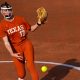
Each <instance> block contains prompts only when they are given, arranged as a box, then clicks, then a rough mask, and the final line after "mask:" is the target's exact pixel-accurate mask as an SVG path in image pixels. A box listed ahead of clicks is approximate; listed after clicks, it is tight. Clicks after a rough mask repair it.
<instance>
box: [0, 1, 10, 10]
mask: <svg viewBox="0 0 80 80" xmlns="http://www.w3.org/2000/svg"><path fill="white" fill-rule="evenodd" d="M3 7H6V8H12V6H11V5H10V4H8V3H7V2H4V3H3V4H1V6H0V9H2V8H3Z"/></svg>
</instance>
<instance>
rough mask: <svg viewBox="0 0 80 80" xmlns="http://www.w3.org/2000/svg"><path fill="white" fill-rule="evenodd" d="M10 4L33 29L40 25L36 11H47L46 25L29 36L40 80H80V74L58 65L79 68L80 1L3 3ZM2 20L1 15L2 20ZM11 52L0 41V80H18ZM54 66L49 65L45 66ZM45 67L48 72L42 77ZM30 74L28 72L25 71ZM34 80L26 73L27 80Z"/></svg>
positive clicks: (38, 0) (16, 0) (20, 0)
mask: <svg viewBox="0 0 80 80" xmlns="http://www.w3.org/2000/svg"><path fill="white" fill-rule="evenodd" d="M4 1H7V2H9V3H10V4H11V5H12V6H13V9H14V14H15V15H20V16H23V17H24V18H25V19H26V20H27V21H28V22H29V23H30V24H31V25H32V24H35V23H36V22H37V19H36V16H37V15H36V9H37V8H39V7H41V6H43V7H45V8H46V9H47V11H48V15H49V16H48V20H47V23H46V24H44V25H42V26H41V27H39V28H38V29H37V30H36V31H35V32H29V35H28V37H29V39H31V41H32V43H33V45H34V49H35V61H42V63H36V68H37V70H38V73H39V76H40V79H41V80H80V70H76V69H74V67H70V66H68V67H66V66H64V65H63V66H62V65H59V64H56V63H62V64H68V65H73V66H77V67H80V1H79V0H52V1H51V0H2V1H0V4H1V3H2V2H4ZM1 19H2V16H1V14H0V20H1ZM1 61H11V56H10V55H9V52H8V51H7V50H6V49H5V47H4V44H3V43H2V40H0V79H2V80H16V79H17V75H16V71H15V67H14V65H13V63H10V62H8V63H7V62H5V63H1ZM43 61H46V62H52V63H54V64H50V63H46V64H45V63H43ZM42 65H47V66H48V68H49V69H48V71H47V72H46V73H42V72H41V70H40V68H41V66H42ZM26 70H27V69H26ZM26 79H27V80H31V78H30V74H29V72H28V70H27V74H26V78H25V80H26Z"/></svg>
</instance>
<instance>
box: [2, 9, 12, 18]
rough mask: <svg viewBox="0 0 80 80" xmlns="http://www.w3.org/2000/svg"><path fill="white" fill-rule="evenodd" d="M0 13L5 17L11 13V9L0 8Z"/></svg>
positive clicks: (8, 16)
mask: <svg viewBox="0 0 80 80" xmlns="http://www.w3.org/2000/svg"><path fill="white" fill-rule="evenodd" d="M1 13H2V15H3V16H4V18H7V19H8V18H10V17H11V16H12V15H13V12H12V9H1Z"/></svg>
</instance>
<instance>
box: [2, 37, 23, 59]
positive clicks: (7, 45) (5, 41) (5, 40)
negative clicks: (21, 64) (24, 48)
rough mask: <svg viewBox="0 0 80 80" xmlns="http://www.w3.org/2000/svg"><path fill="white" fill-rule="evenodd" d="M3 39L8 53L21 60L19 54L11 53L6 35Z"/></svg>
mask: <svg viewBox="0 0 80 80" xmlns="http://www.w3.org/2000/svg"><path fill="white" fill-rule="evenodd" d="M3 41H4V44H5V47H6V48H7V50H8V51H9V53H10V55H11V56H13V57H16V58H17V59H20V60H22V57H21V56H20V55H19V54H15V53H13V50H12V48H11V45H10V42H9V41H8V37H7V36H4V37H3Z"/></svg>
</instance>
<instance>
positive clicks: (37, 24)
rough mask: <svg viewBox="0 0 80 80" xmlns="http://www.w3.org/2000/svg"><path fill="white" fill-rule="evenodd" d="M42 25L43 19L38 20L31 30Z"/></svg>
mask: <svg viewBox="0 0 80 80" xmlns="http://www.w3.org/2000/svg"><path fill="white" fill-rule="evenodd" d="M40 25H41V21H40V20H38V22H37V23H36V24H35V25H32V26H31V31H35V30H36V29H37V28H38V26H40Z"/></svg>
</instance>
